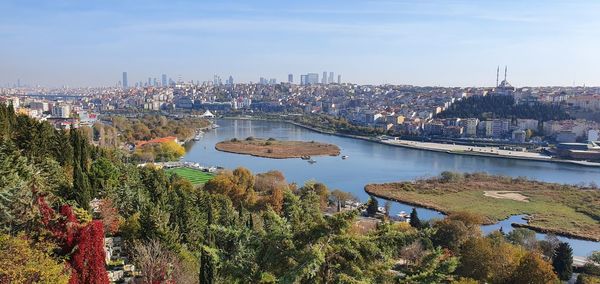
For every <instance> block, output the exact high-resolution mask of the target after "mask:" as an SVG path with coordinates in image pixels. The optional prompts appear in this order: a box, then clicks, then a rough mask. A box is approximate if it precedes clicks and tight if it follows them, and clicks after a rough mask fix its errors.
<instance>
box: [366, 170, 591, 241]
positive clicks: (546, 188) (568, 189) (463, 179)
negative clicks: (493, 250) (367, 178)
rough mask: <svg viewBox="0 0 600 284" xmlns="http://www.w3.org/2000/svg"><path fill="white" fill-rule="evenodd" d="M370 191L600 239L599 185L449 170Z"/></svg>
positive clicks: (368, 188) (372, 187) (369, 188)
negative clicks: (518, 217) (517, 217)
mask: <svg viewBox="0 0 600 284" xmlns="http://www.w3.org/2000/svg"><path fill="white" fill-rule="evenodd" d="M365 191H367V192H368V193H370V194H372V195H375V196H378V197H382V198H386V199H390V200H396V201H400V202H404V203H408V204H413V205H416V206H421V207H426V208H430V209H435V210H438V211H441V212H444V213H451V212H458V211H467V212H471V213H476V214H479V215H482V216H484V217H486V219H487V220H486V223H494V222H497V221H500V220H503V219H506V218H508V217H510V216H511V215H520V214H525V215H528V224H527V225H525V227H528V228H531V229H534V230H537V231H541V232H550V233H556V234H560V235H566V236H572V237H579V238H584V239H590V240H596V241H599V240H600V190H599V189H597V188H596V187H595V186H590V187H584V186H575V185H564V184H557V183H547V182H539V181H533V180H528V179H525V178H510V177H504V176H493V175H487V174H484V173H473V174H459V173H450V172H444V173H442V176H440V177H435V178H430V179H424V180H416V181H412V182H396V183H384V184H369V185H367V186H366V187H365Z"/></svg>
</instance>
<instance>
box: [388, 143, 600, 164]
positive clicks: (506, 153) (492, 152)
mask: <svg viewBox="0 0 600 284" xmlns="http://www.w3.org/2000/svg"><path fill="white" fill-rule="evenodd" d="M378 142H380V143H383V144H387V145H392V146H399V147H405V148H412V149H419V150H427V151H434V152H443V153H448V154H458V155H471V156H486V157H496V158H507V159H519V160H534V161H542V162H557V163H569V164H576V165H581V166H589V167H600V163H594V162H588V161H576V160H563V159H556V158H553V157H551V156H548V155H544V154H542V153H536V152H526V151H513V150H504V149H500V148H498V147H477V146H469V145H456V144H443V143H433V142H420V141H411V140H401V139H383V140H379V141H378Z"/></svg>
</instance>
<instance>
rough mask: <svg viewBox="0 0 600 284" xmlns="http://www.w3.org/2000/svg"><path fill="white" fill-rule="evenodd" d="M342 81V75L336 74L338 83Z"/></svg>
mask: <svg viewBox="0 0 600 284" xmlns="http://www.w3.org/2000/svg"><path fill="white" fill-rule="evenodd" d="M341 83H342V75H340V74H338V84H341Z"/></svg>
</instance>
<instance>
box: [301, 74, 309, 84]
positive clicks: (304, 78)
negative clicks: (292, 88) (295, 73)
mask: <svg viewBox="0 0 600 284" xmlns="http://www.w3.org/2000/svg"><path fill="white" fill-rule="evenodd" d="M307 77H308V75H300V85H306V84H308V79H307Z"/></svg>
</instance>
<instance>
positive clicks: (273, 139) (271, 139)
mask: <svg viewBox="0 0 600 284" xmlns="http://www.w3.org/2000/svg"><path fill="white" fill-rule="evenodd" d="M267 141H275V138H273V137H270V138H269V139H267Z"/></svg>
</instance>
